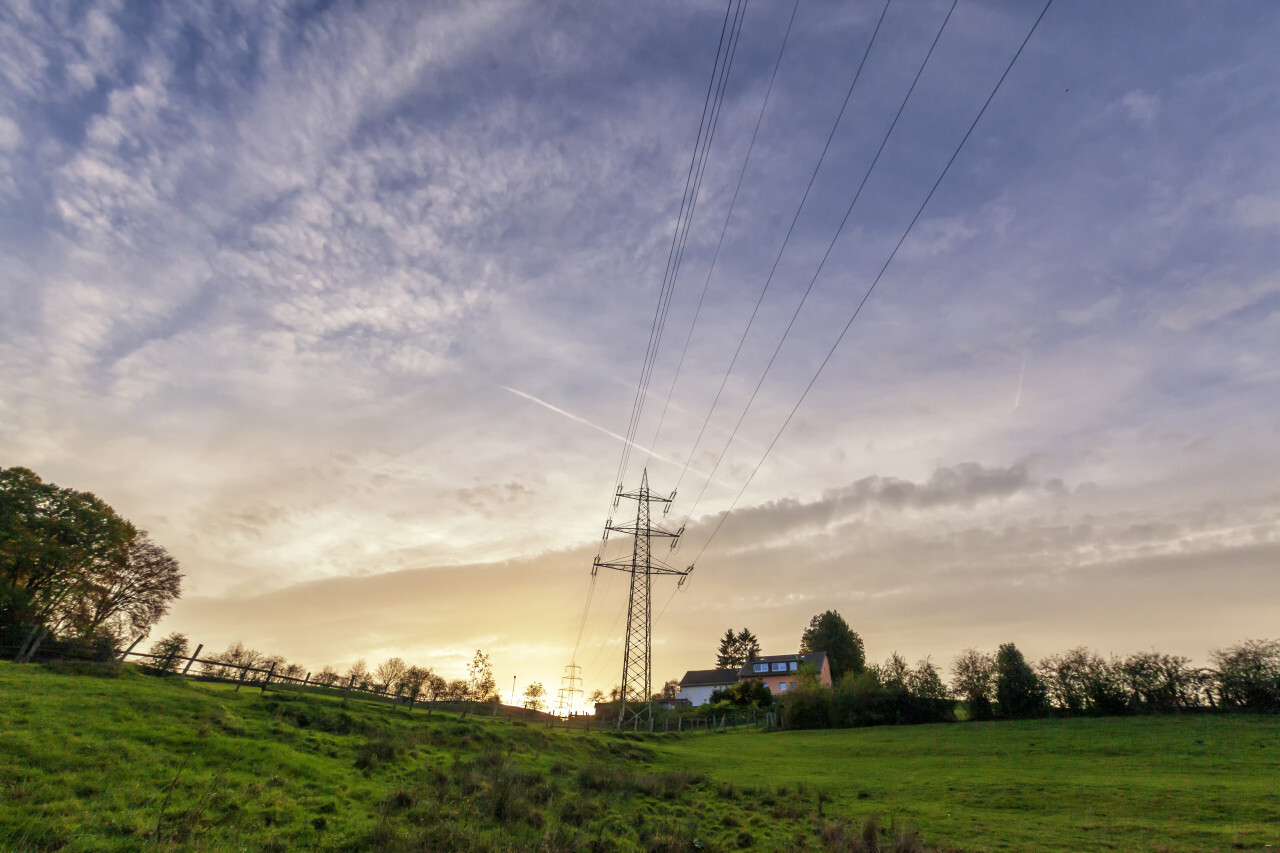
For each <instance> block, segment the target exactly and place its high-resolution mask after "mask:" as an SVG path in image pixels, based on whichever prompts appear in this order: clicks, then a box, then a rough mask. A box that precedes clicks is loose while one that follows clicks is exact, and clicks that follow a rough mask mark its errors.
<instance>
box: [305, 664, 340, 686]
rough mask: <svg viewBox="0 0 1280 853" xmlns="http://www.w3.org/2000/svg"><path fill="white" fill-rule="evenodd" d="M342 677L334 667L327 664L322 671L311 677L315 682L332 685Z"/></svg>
mask: <svg viewBox="0 0 1280 853" xmlns="http://www.w3.org/2000/svg"><path fill="white" fill-rule="evenodd" d="M341 678H342V676H340V675H338V673H336V672H334V670H333V667H331V666H328V665H326V666H325V668H324V669H322V670H320V673H319V674H318V675H317V676H315V677H314V678H312V679H311V681H312V682H313V683H315V684H319V685H322V686H325V687H330V686H332V685H334V684H337V683H338V681H339V679H341Z"/></svg>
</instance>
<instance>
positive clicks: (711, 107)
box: [571, 0, 747, 663]
mask: <svg viewBox="0 0 1280 853" xmlns="http://www.w3.org/2000/svg"><path fill="white" fill-rule="evenodd" d="M736 2H737V11H736V12H734V3H735V0H729V2H728V4H727V5H726V7H725V17H724V21H723V22H722V23H721V27H720V40H719V42H718V44H717V46H716V57H715V60H714V61H713V62H712V66H711V79H710V81H709V82H708V84H707V94H706V95H705V96H704V98H703V104H702V116H701V118H700V120H699V125H698V135H697V138H696V139H695V142H694V153H693V156H692V157H691V158H690V162H689V174H688V175H687V176H686V177H685V189H684V194H683V196H682V197H681V202H680V213H679V215H678V216H677V219H676V229H675V233H674V234H673V236H672V247H671V249H670V250H669V252H668V255H667V270H666V272H665V273H664V276H663V283H662V287H661V288H660V289H659V295H658V306H657V308H656V309H655V311H654V319H653V323H652V325H651V326H650V329H649V344H648V348H647V349H646V352H645V359H644V362H643V363H642V365H641V369H640V381H639V383H638V384H637V387H636V397H635V400H634V401H633V402H632V410H631V417H630V420H629V422H628V425H627V432H626V437H625V439H624V441H623V445H622V454H621V458H620V460H619V462H618V471H617V474H616V477H615V482H616V483H617V484H618V488H616V489H615V490H614V491H615V493H617V492H620V491H621V484H622V478H623V476H624V474H625V471H626V468H627V464H628V462H629V461H630V458H631V448H632V446H633V442H634V439H635V435H636V431H637V429H638V428H639V422H640V414H641V411H642V410H643V408H644V398H645V394H646V393H647V389H648V384H649V377H650V376H651V375H652V373H653V365H654V363H655V362H656V359H657V352H658V346H659V344H660V342H661V339H662V330H663V327H664V326H665V324H666V315H667V310H668V309H669V308H670V302H671V294H672V292H673V291H674V287H675V274H674V272H673V270H677V271H678V268H679V260H678V255H677V245H678V246H679V255H683V251H684V240H687V239H688V230H689V224H690V222H691V221H692V217H693V208H694V204H695V203H696V198H697V192H698V188H699V186H700V185H701V181H702V174H703V172H704V171H705V169H706V161H707V156H708V154H709V151H710V145H711V137H712V136H713V135H714V131H715V125H716V123H717V122H718V119H719V112H720V105H721V103H722V102H723V99H724V90H725V86H726V85H727V81H728V72H729V68H730V67H731V65H732V61H733V55H734V54H735V53H736V50H737V41H738V35H739V34H740V33H741V30H742V19H743V18H744V16H745V14H746V3H747V0H736ZM730 13H733V21H734V23H733V26H732V27H731V26H730ZM726 35H728V36H729V45H728V48H727V49H726V42H725V38H726ZM722 58H723V61H722ZM717 81H718V85H717ZM713 92H714V100H713ZM695 173H696V178H695ZM686 209H687V211H688V215H687V216H686ZM682 222H683V224H684V229H683V230H684V237H683V238H682V237H681V224H682ZM613 506H614V507H616V506H617V498H616V497H615V498H614V501H613ZM611 521H612V515H610V521H609V522H606V524H605V532H604V534H603V536H602V538H601V544H600V546H599V548H598V550H597V552H596V561H597V562H599V560H600V558H601V557H603V555H604V547H605V544H606V542H607V541H608V535H609V534H608V527H609V524H610V523H611ZM595 583H596V572H595V570H594V569H593V570H592V573H591V580H590V582H589V585H588V587H587V598H586V602H585V604H584V606H583V611H582V618H581V619H580V620H579V623H578V633H577V637H576V638H575V640H574V646H573V653H572V656H571V663H576V661H577V655H578V649H579V647H580V646H581V643H582V634H583V631H584V629H585V627H586V623H587V619H588V616H589V613H590V609H591V599H592V596H593V594H594V591H595Z"/></svg>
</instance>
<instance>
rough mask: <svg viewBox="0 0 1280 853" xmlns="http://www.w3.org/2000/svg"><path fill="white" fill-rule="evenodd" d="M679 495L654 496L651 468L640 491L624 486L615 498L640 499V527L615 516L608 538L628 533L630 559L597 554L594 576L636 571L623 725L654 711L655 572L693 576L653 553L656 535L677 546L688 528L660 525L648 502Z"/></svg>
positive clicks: (625, 669)
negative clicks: (604, 570)
mask: <svg viewBox="0 0 1280 853" xmlns="http://www.w3.org/2000/svg"><path fill="white" fill-rule="evenodd" d="M674 497H675V493H674V492H673V493H672V496H671V497H669V498H661V497H654V495H653V494H652V493H651V492H650V491H649V472H648V470H645V471H644V472H643V473H642V474H641V477H640V489H639V491H635V492H623V491H622V488H621V486H619V488H618V491H617V495H616V497H615V498H614V506H615V507H616V506H617V504H618V500H620V499H623V498H625V499H627V500H632V501H635V502H636V523H635V525H633V526H631V525H621V524H620V525H615V524H614V523H613V519H609V523H608V524H606V525H605V531H606V533H605V536H606V537H607V536H608V531H613V532H615V533H626V534H628V535H630V536H632V537H633V540H634V541H633V544H632V547H631V558H630V559H625V558H624V559H621V560H608V561H606V560H601V559H600V558H599V557H596V561H595V565H594V566H593V567H592V569H591V573H592V574H593V575H594V574H595V573H596V571H597V570H599V568H600V567H601V566H603V567H605V568H607V569H615V570H617V571H621V572H630V574H631V600H630V604H629V605H628V608H627V629H626V633H624V634H623V647H622V696H621V697H620V699H621V701H620V702H619V708H618V726H619V727H621V726H622V725H623V724H624V723H627V722H629V721H632V720H636V721H638V720H641V719H647V718H648V717H649V715H650V714H651V713H652V709H651V708H650V705H649V697H650V696H652V695H653V691H652V681H651V667H650V662H651V659H650V649H651V643H650V635H651V632H652V630H653V618H652V616H653V613H652V610H651V608H650V605H651V602H652V596H651V591H652V588H653V576H654V575H676V576H678V577H679V578H680V583H681V584H683V583H684V579H685V577H686V576H687V575H688V574H689V570H688V569H683V570H682V569H675V568H672V567H671V566H668V565H666V564H665V563H663V562H662V561H661V560H656V559H654V557H653V551H652V547H651V540H653V539H654V538H655V537H656V538H662V539H670V540H671V547H672V548H674V547H675V543H676V540H677V539H679V537H680V534H681V533H682V532H683V528H682V529H681V530H679V531H677V532H675V533H672V532H670V531H667V530H663V529H662V528H660V527H655V526H654V525H653V524H652V523H651V521H650V516H649V504H651V503H660V504H670V503H671V501H672V499H673V498H674Z"/></svg>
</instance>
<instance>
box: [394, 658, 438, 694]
mask: <svg viewBox="0 0 1280 853" xmlns="http://www.w3.org/2000/svg"><path fill="white" fill-rule="evenodd" d="M396 660H399V658H396ZM431 676H432V672H431V670H430V669H429V668H428V669H423V668H422V667H418V666H410V667H407V668H406V669H405V671H404V672H403V673H402V674H401V675H400V677H399V679H398V681H397V685H396V686H397V687H400V688H402V689H403V690H404V692H405V694H406V695H407V696H408V697H409V701H410V702H413V701H414V700H416V699H417V698H418V696H419V695H420V694H421V693H422V691H423V688H424V687H426V686H427V681H428V679H430V678H431Z"/></svg>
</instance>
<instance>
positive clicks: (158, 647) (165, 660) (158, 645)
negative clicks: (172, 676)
mask: <svg viewBox="0 0 1280 853" xmlns="http://www.w3.org/2000/svg"><path fill="white" fill-rule="evenodd" d="M188 647H189V641H188V640H187V635H186V634H178V633H176V632H175V633H173V634H170V635H169V636H167V637H165V638H164V639H161V640H156V641H155V642H154V643H152V644H151V654H153V655H155V657H154V658H152V665H153V666H155V667H156V668H157V669H163V670H164V671H166V672H177V671H178V667H179V666H180V665H181V664H182V659H183V658H184V657H186V654H187V649H188Z"/></svg>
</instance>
